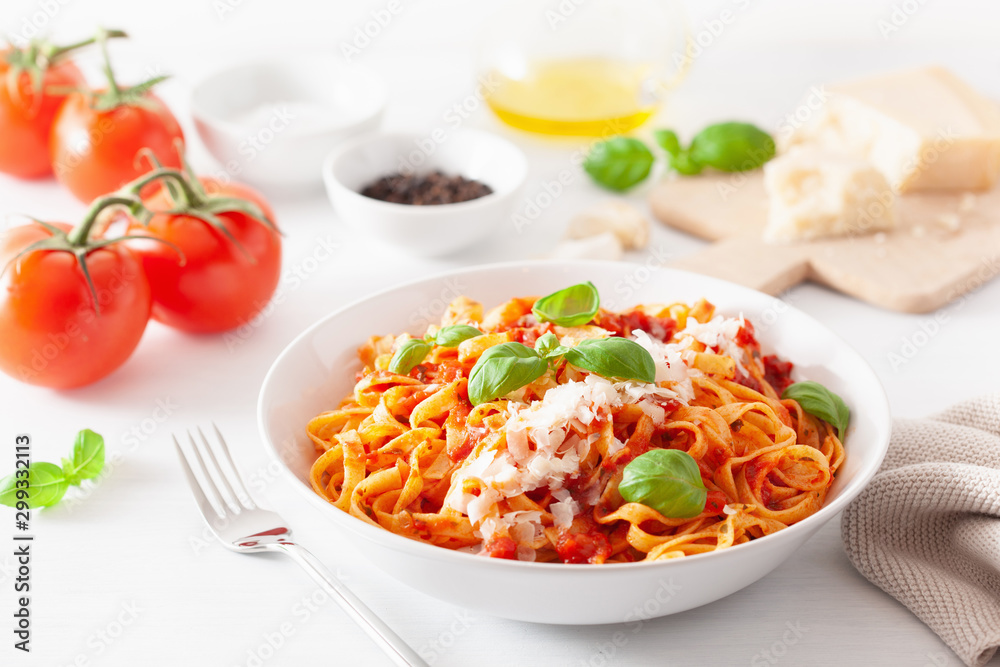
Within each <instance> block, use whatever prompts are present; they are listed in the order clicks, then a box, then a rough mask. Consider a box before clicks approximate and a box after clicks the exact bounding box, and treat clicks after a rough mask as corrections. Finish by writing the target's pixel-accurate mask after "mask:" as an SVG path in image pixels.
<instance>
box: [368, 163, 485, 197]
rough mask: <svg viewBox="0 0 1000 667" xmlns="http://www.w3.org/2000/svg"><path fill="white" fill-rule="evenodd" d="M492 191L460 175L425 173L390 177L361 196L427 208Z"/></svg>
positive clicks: (438, 172) (370, 186) (482, 195)
mask: <svg viewBox="0 0 1000 667" xmlns="http://www.w3.org/2000/svg"><path fill="white" fill-rule="evenodd" d="M492 192H493V189H492V188H490V186H488V185H486V184H485V183H481V182H479V181H474V180H469V179H467V178H465V177H464V176H448V175H446V174H444V173H442V172H440V171H433V172H431V173H429V174H424V175H418V174H390V175H389V176H383V177H382V178H380V179H378V180H377V181H375V182H373V183H369V184H368V185H366V186H365V187H364V188H362V190H361V194H362V195H364V196H365V197H371V198H372V199H380V200H382V201H387V202H392V203H394V204H412V205H414V206H428V205H436V204H457V203H458V202H463V201H469V200H472V199H479V198H480V197H485V196H486V195H488V194H490V193H492Z"/></svg>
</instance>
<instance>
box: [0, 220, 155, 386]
mask: <svg viewBox="0 0 1000 667" xmlns="http://www.w3.org/2000/svg"><path fill="white" fill-rule="evenodd" d="M55 226H56V227H58V228H60V229H62V230H63V231H68V230H69V229H70V227H69V225H63V224H59V225H55ZM50 236H52V234H51V232H49V231H48V230H46V229H45V228H43V227H42V226H41V225H39V224H36V223H32V224H29V225H23V226H19V227H14V228H12V229H10V230H8V231H6V232H4V233H3V234H0V267H4V266H6V270H5V271H4V273H3V275H2V276H0V332H3V338H2V344H0V370H2V371H3V372H4V373H6V374H7V375H10V376H11V377H14V378H17V379H18V380H21V381H22V382H27V383H30V384H37V385H42V386H45V387H55V388H59V389H67V388H70V387H79V386H82V385H85V384H89V383H91V382H94V381H96V380H99V379H100V378H102V377H104V376H105V375H107V374H108V373H110V372H111V371H113V370H115V369H116V368H118V367H119V366H121V365H122V363H124V362H125V360H126V359H128V357H129V355H131V354H132V351H133V350H134V349H135V346H136V345H137V344H138V343H139V338H140V337H141V336H142V332H143V331H144V330H145V328H146V322H147V321H148V320H149V311H150V302H151V297H150V290H149V282H148V281H147V280H146V276H145V275H144V274H143V272H142V265H141V263H140V261H139V259H138V257H136V256H135V255H134V254H132V252H131V251H130V250H128V249H127V248H126V247H125V246H124V245H123V244H113V245H108V246H105V247H103V248H100V249H97V250H93V251H91V252H90V253H89V254H88V255H87V257H86V262H87V268H88V270H89V271H90V276H91V279H92V280H93V283H94V290H95V293H96V295H97V300H98V304H99V306H100V312H99V313H98V312H97V310H96V309H95V307H94V296H93V294H92V293H91V291H90V288H89V286H88V285H87V281H86V278H85V277H84V274H83V271H82V269H81V268H80V264H79V263H78V262H77V259H76V257H75V256H74V255H73V254H72V253H70V252H64V251H59V250H32V251H29V252H28V253H26V254H24V255H21V257H20V258H18V259H17V260H15V261H13V262H12V261H11V260H12V259H13V258H14V256H16V255H17V254H18V253H19V252H21V251H22V250H23V249H24V248H26V247H27V246H28V245H30V244H32V243H34V242H36V241H39V240H41V239H45V238H48V237H50ZM8 262H10V263H9V264H8Z"/></svg>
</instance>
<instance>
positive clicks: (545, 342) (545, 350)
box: [535, 333, 569, 358]
mask: <svg viewBox="0 0 1000 667" xmlns="http://www.w3.org/2000/svg"><path fill="white" fill-rule="evenodd" d="M568 349H569V348H568V347H564V346H562V345H560V344H559V339H558V338H556V335H555V334H554V333H547V334H542V335H541V336H539V337H538V340H536V341H535V352H537V353H538V356H540V357H545V358H548V357H552V356H556V355H559V354H565V353H566V350H568Z"/></svg>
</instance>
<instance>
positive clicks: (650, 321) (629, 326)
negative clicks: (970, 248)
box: [594, 310, 677, 343]
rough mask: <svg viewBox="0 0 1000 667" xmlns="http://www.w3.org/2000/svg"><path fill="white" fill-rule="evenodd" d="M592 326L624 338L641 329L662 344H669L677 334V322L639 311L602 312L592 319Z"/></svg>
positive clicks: (669, 318)
mask: <svg viewBox="0 0 1000 667" xmlns="http://www.w3.org/2000/svg"><path fill="white" fill-rule="evenodd" d="M594 324H596V325H597V326H599V327H601V328H602V329H607V330H608V331H613V332H614V333H616V334H617V335H619V336H625V337H628V336H629V335H631V333H632V332H633V331H635V330H636V329H642V330H643V331H645V332H646V333H647V334H649V335H650V337H652V338H655V339H656V340H659V341H661V342H663V343H666V342H669V341H670V339H671V338H672V337H673V335H674V334H675V333H676V332H677V321H676V320H674V319H673V318H671V317H655V316H653V315H647V314H646V313H644V312H642V311H639V310H630V311H628V312H625V313H609V312H606V311H603V310H602V311H600V312H598V313H597V316H596V317H595V318H594Z"/></svg>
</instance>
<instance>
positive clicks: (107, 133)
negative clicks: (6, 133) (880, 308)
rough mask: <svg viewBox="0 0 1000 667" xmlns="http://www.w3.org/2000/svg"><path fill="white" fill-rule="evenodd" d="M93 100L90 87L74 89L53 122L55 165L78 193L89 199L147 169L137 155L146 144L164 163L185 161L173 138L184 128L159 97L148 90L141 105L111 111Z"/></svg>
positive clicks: (180, 135)
mask: <svg viewBox="0 0 1000 667" xmlns="http://www.w3.org/2000/svg"><path fill="white" fill-rule="evenodd" d="M97 94H98V95H103V94H106V93H97ZM93 100H94V98H93V94H91V93H74V94H72V95H70V96H69V98H68V99H67V100H66V103H65V104H63V106H62V108H61V109H60V110H59V113H58V114H57V115H56V119H55V123H54V124H53V125H52V143H51V157H52V168H53V169H54V170H55V174H56V178H58V179H59V181H60V182H61V183H62V184H63V185H65V186H66V187H67V188H68V189H69V190H70V192H72V193H73V194H74V195H76V197H77V199H79V200H80V201H82V202H84V203H90V202H91V201H93V200H94V199H95V198H97V197H99V196H101V195H104V194H108V193H109V192H113V191H114V190H117V189H118V188H119V187H121V186H122V185H124V184H125V183H127V182H129V181H131V180H133V179H135V178H136V177H137V176H140V175H141V174H143V173H145V172H146V171H148V165H146V164H144V163H142V162H141V161H137V159H136V156H137V154H138V153H139V151H140V150H141V149H143V148H148V149H150V150H151V151H152V152H153V154H154V155H156V157H157V158H158V159H159V161H160V162H161V163H162V164H163V165H164V166H166V167H174V168H180V167H181V162H180V157H179V156H178V149H177V146H175V142H177V141H178V140H180V141H183V140H184V133H183V132H182V131H181V126H180V124H179V123H178V122H177V119H176V118H174V115H173V114H172V113H171V112H170V109H168V108H167V105H166V104H164V103H163V102H162V101H161V100H160V98H158V97H157V96H156V95H153V94H152V93H146V94H144V95H143V96H142V100H141V101H142V104H141V105H138V104H131V103H128V104H123V105H121V106H116V107H114V108H113V109H109V110H107V111H101V110H98V109H96V108H94V105H93Z"/></svg>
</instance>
